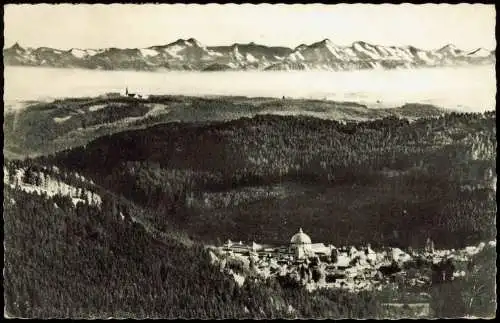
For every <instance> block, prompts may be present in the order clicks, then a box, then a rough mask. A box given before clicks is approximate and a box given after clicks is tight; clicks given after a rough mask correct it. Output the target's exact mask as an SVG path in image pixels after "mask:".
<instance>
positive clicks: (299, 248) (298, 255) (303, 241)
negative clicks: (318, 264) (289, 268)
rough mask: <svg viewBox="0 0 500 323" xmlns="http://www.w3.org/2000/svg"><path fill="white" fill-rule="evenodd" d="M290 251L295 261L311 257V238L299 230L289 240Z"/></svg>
mask: <svg viewBox="0 0 500 323" xmlns="http://www.w3.org/2000/svg"><path fill="white" fill-rule="evenodd" d="M290 251H291V252H293V254H294V255H295V259H304V258H307V257H308V256H310V255H312V253H313V252H312V244H311V238H310V237H309V236H308V235H307V234H305V233H304V232H303V231H302V228H300V229H299V232H298V233H296V234H294V235H293V237H292V239H291V240H290Z"/></svg>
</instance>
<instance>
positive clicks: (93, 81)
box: [4, 66, 496, 112]
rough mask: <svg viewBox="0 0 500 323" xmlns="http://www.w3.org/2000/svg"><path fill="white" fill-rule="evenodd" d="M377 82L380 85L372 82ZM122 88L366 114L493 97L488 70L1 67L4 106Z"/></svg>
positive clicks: (486, 101) (479, 103)
mask: <svg viewBox="0 0 500 323" xmlns="http://www.w3.org/2000/svg"><path fill="white" fill-rule="evenodd" d="M382 79H383V80H384V81H383V82H380V80H382ZM46 80H51V82H47V81H46ZM125 87H128V89H129V90H130V91H132V92H135V93H141V94H145V95H148V94H157V95H164V94H171V95H188V96H206V95H209V96H210V95H216V96H218V95H224V96H235V95H237V96H248V97H275V98H281V97H282V96H286V97H289V98H304V99H320V100H321V99H327V100H333V101H350V102H358V103H364V104H367V105H368V106H370V107H374V108H376V107H386V108H390V107H397V106H401V105H403V104H405V103H427V104H433V105H436V106H439V107H443V108H447V109H458V110H461V111H466V112H474V111H476V112H477V111H481V112H482V111H486V110H491V109H494V108H495V93H496V82H495V69H494V67H492V66H474V67H460V68H439V69H436V68H427V69H424V68H422V69H413V70H363V71H355V72H349V71H344V72H326V71H295V72H284V71H280V72H263V71H251V72H249V71H246V72H241V71H233V72H210V73H200V72H192V71H183V72H176V71H169V72H138V71H99V70H85V69H57V68H47V67H43V68H42V67H18V66H6V68H5V89H4V102H9V101H12V102H15V101H27V100H52V99H56V98H64V97H85V96H97V95H101V94H104V93H105V92H121V93H123V92H124V90H125ZM12 102H11V103H12Z"/></svg>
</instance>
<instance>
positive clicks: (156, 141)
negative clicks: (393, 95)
mask: <svg viewBox="0 0 500 323" xmlns="http://www.w3.org/2000/svg"><path fill="white" fill-rule="evenodd" d="M405 109H406V108H405ZM495 131H496V128H495V116H494V113H491V112H489V113H485V114H456V113H450V114H445V115H444V116H441V117H437V118H426V119H418V120H416V121H415V122H409V121H408V120H405V119H399V118H397V117H394V116H390V117H386V118H384V119H379V120H373V121H365V122H359V123H345V124H344V123H341V122H337V121H332V120H322V119H317V118H312V117H304V116H273V115H259V116H255V117H253V118H241V119H237V120H232V121H228V122H213V123H167V124H160V125H155V126H152V127H148V128H146V129H141V130H131V131H124V132H120V133H116V134H113V135H110V136H103V137H101V138H99V139H97V140H95V141H92V142H90V143H88V144H87V145H86V146H85V147H78V148H74V149H71V150H68V151H63V152H59V153H57V154H56V156H53V157H49V158H48V159H49V160H52V161H53V162H54V163H57V164H59V165H61V166H62V167H65V168H69V169H74V170H76V171H78V172H82V173H84V174H85V175H86V176H89V177H91V178H93V179H94V180H95V181H97V182H99V183H100V184H101V185H103V186H104V187H106V188H108V189H110V190H112V191H114V192H117V193H119V194H122V195H123V196H125V197H126V198H128V199H131V200H134V201H136V202H137V203H139V204H141V205H148V206H151V207H154V208H156V209H158V210H160V213H161V212H167V213H168V212H170V213H172V214H175V219H173V220H174V221H175V222H176V223H178V224H179V225H180V226H182V227H183V228H186V230H188V231H189V232H190V233H192V234H196V235H197V236H201V237H203V238H204V239H207V240H211V241H213V240H215V239H216V238H217V237H220V236H221V235H223V238H224V239H227V238H230V239H234V238H235V237H233V235H235V236H236V238H239V239H241V240H247V239H248V240H251V239H257V240H258V241H264V240H266V241H274V242H280V243H283V242H284V241H287V239H288V238H289V235H290V234H291V233H292V232H291V231H290V230H295V229H293V228H295V227H300V226H302V227H308V230H309V231H310V232H311V234H313V235H314V236H315V237H317V239H319V240H320V241H332V240H333V243H334V244H342V245H345V244H346V243H362V242H363V241H365V242H366V241H371V242H373V243H384V244H391V245H392V244H394V243H397V244H403V245H408V244H412V243H415V244H423V243H424V242H425V239H427V236H428V235H429V234H430V235H432V236H433V239H434V240H435V241H436V242H437V243H439V244H442V245H446V246H457V245H458V244H461V243H469V242H470V243H476V242H477V239H478V238H480V237H482V239H483V240H484V239H490V238H491V234H492V230H494V229H495V228H494V226H492V222H491V221H492V220H493V219H494V213H495V211H494V210H495V209H494V198H493V196H494V194H495V189H496V184H495V183H496V175H495V174H496V154H495V147H496V136H495ZM103 156H106V158H103ZM403 210H407V211H408V214H410V215H409V216H407V215H406V213H404V212H403ZM161 221H162V220H161V218H160V219H158V223H161ZM408 223H411V225H408ZM333 232H335V234H333ZM395 232H396V233H395ZM332 234H333V235H332Z"/></svg>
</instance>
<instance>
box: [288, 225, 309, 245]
mask: <svg viewBox="0 0 500 323" xmlns="http://www.w3.org/2000/svg"><path fill="white" fill-rule="evenodd" d="M290 243H292V244H310V243H311V238H309V236H308V235H307V234H305V233H304V232H303V231H302V228H300V229H299V232H298V233H296V234H294V236H293V237H292V239H291V240H290Z"/></svg>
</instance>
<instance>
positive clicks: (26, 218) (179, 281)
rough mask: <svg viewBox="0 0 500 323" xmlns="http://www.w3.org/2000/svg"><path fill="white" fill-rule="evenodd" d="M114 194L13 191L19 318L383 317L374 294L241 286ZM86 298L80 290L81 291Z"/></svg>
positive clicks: (8, 227) (9, 281) (12, 282)
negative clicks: (147, 224) (91, 197)
mask: <svg viewBox="0 0 500 323" xmlns="http://www.w3.org/2000/svg"><path fill="white" fill-rule="evenodd" d="M117 210H120V211H119V212H122V213H127V214H134V215H135V214H136V213H137V212H140V210H139V209H137V208H135V207H133V206H132V205H131V204H129V203H126V202H119V201H115V200H113V199H112V198H111V196H107V197H106V198H105V199H104V201H103V207H102V209H99V208H97V207H95V206H90V205H87V204H83V203H82V204H78V205H77V206H76V207H75V206H73V205H72V203H71V200H70V199H69V198H67V197H62V196H59V195H56V196H54V197H43V196H38V195H33V194H29V193H26V192H23V191H21V190H19V189H11V188H9V187H6V190H5V194H4V219H5V243H4V244H5V273H4V279H5V296H6V314H7V315H8V316H10V317H12V316H14V317H37V318H108V317H115V318H123V317H128V318H287V317H289V318H294V317H318V318H320V317H374V316H376V301H375V299H374V298H373V297H372V296H370V295H368V294H366V293H365V294H361V295H352V294H348V293H345V292H335V291H321V292H317V293H315V294H313V295H308V293H307V292H306V291H305V290H289V289H286V288H281V287H280V285H279V284H278V283H277V282H275V281H267V282H256V281H253V280H251V279H249V280H248V281H247V282H246V283H245V284H244V285H243V286H242V287H241V288H240V287H238V285H237V284H236V283H235V282H234V281H233V280H232V279H231V278H229V277H227V276H225V274H223V273H221V272H220V271H219V270H218V268H217V267H214V266H211V265H210V263H209V258H208V254H207V253H206V251H205V250H204V248H203V247H202V246H200V245H195V246H193V247H186V246H185V245H183V244H181V243H179V242H177V241H176V240H173V239H170V240H169V239H161V240H155V239H153V238H152V237H151V236H150V235H149V233H148V232H147V231H146V230H145V229H144V228H143V227H142V226H141V225H140V224H138V223H134V222H131V221H128V220H121V219H120V217H119V212H117ZM75 291H77V292H75Z"/></svg>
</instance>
